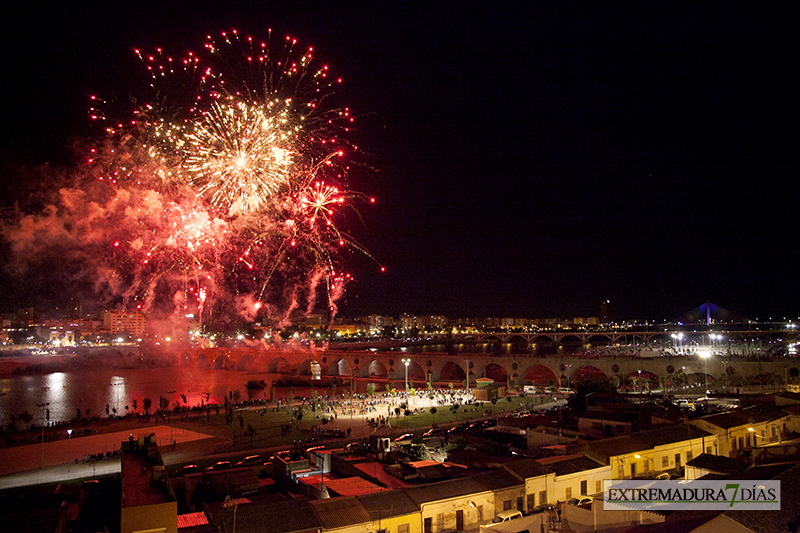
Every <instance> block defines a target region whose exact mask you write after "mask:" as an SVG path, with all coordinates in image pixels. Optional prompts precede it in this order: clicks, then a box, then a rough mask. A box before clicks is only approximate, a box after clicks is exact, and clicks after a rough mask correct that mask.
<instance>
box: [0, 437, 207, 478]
mask: <svg viewBox="0 0 800 533" xmlns="http://www.w3.org/2000/svg"><path fill="white" fill-rule="evenodd" d="M151 434H155V436H156V442H157V443H158V445H159V447H160V448H161V452H162V455H163V456H164V462H165V463H168V464H175V463H178V462H180V461H181V460H183V458H184V457H191V456H196V455H197V454H198V453H199V454H201V455H202V454H203V453H210V452H212V451H213V449H214V445H215V442H216V441H217V440H218V439H215V438H213V437H214V436H213V435H208V434H205V433H199V432H196V431H190V430H186V429H181V428H177V427H172V426H167V425H160V426H144V427H136V428H133V429H128V430H123V431H113V432H109V433H99V434H95V435H87V436H85V437H74V438H69V439H61V440H57V441H51V442H45V443H44V447H42V445H41V444H28V445H25V446H13V447H8V448H0V489H6V488H12V487H19V486H24V485H32V484H39V483H50V482H61V481H66V480H68V479H75V478H81V477H89V476H99V475H105V474H113V473H116V472H119V469H120V462H119V459H118V458H115V459H102V460H96V461H88V462H83V461H79V462H77V463H76V462H75V459H81V458H83V457H86V456H89V455H96V454H100V453H102V454H105V453H106V452H113V451H115V450H118V449H119V447H120V444H121V443H122V442H123V441H126V440H128V439H129V437H130V435H133V437H134V438H136V439H138V438H139V437H145V436H147V435H151ZM173 442H174V443H175V446H173V445H172V443H173Z"/></svg>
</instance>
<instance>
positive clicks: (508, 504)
mask: <svg viewBox="0 0 800 533" xmlns="http://www.w3.org/2000/svg"><path fill="white" fill-rule="evenodd" d="M509 509H511V500H504V501H503V510H504V511H508V510H509Z"/></svg>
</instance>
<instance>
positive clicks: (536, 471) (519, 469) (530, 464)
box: [503, 459, 548, 480]
mask: <svg viewBox="0 0 800 533" xmlns="http://www.w3.org/2000/svg"><path fill="white" fill-rule="evenodd" d="M503 468H504V469H506V470H507V471H509V472H511V473H512V474H514V475H515V476H517V477H519V478H520V479H522V480H526V479H530V478H533V477H539V476H543V475H545V474H547V473H548V470H547V468H546V467H544V466H542V465H541V463H539V462H538V461H537V460H536V459H520V460H518V461H513V462H510V463H506V464H504V465H503Z"/></svg>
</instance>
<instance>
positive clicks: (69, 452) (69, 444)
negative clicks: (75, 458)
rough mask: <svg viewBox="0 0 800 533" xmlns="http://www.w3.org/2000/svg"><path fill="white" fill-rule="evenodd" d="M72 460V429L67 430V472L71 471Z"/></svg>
mask: <svg viewBox="0 0 800 533" xmlns="http://www.w3.org/2000/svg"><path fill="white" fill-rule="evenodd" d="M70 461H72V430H71V429H68V430H67V472H69V471H70V469H71V468H72V465H71V464H70Z"/></svg>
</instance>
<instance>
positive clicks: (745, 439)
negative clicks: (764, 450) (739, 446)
mask: <svg viewBox="0 0 800 533" xmlns="http://www.w3.org/2000/svg"><path fill="white" fill-rule="evenodd" d="M744 446H745V448H749V447H750V433H748V434H747V435H745V436H744Z"/></svg>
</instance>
